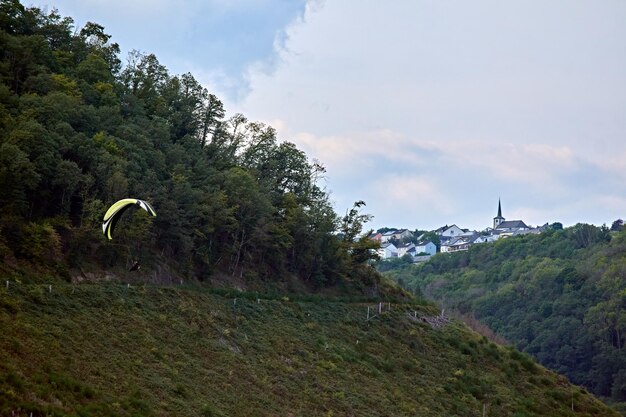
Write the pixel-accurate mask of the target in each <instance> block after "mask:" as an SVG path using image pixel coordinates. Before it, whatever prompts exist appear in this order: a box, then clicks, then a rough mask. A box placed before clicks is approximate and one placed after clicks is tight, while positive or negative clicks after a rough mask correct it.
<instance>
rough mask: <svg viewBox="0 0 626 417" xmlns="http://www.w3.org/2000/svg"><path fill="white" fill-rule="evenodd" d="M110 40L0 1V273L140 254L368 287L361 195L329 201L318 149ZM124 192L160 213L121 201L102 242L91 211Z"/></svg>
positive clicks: (278, 277) (244, 276) (156, 260)
mask: <svg viewBox="0 0 626 417" xmlns="http://www.w3.org/2000/svg"><path fill="white" fill-rule="evenodd" d="M110 39H111V36H110V35H108V34H107V33H106V32H105V30H104V28H103V27H102V26H101V25H99V24H97V23H87V24H86V25H85V26H84V27H82V28H79V29H78V28H75V27H74V22H73V20H72V19H71V18H70V17H63V16H61V15H59V13H58V12H57V11H55V10H53V11H51V12H47V11H45V12H44V11H42V10H40V9H38V8H26V7H24V6H23V5H22V4H20V2H19V1H17V0H2V1H0V261H1V262H0V272H4V273H5V274H11V273H17V272H16V271H18V272H20V273H23V271H25V270H31V271H35V272H37V273H38V275H42V273H48V272H50V273H53V274H56V275H60V276H64V277H66V279H70V272H71V271H72V270H76V269H81V270H82V269H87V267H86V265H87V266H88V267H89V268H92V269H93V268H100V269H101V270H104V269H114V268H119V269H120V270H122V271H123V270H125V269H124V268H126V267H127V263H128V262H130V261H131V260H133V259H141V261H142V266H144V270H146V269H148V270H150V271H153V272H154V274H153V276H154V277H156V278H155V279H159V274H161V275H163V276H164V277H165V278H162V279H166V278H167V279H172V276H173V275H176V276H177V277H178V276H181V277H185V278H189V277H191V278H197V279H200V280H206V279H209V277H211V276H214V275H217V274H221V275H222V276H224V277H226V279H233V280H235V279H236V280H238V282H239V283H240V285H243V286H245V285H246V283H250V282H256V283H259V282H265V283H267V282H270V283H274V284H276V285H277V286H278V287H279V288H287V287H288V285H286V284H285V283H291V284H289V285H292V286H294V285H295V286H297V285H300V286H301V287H304V288H311V289H320V288H328V287H341V286H344V287H345V286H349V287H350V288H354V287H356V288H357V289H360V290H361V291H369V292H370V293H371V291H372V290H373V291H374V292H375V290H376V284H377V282H378V279H379V276H378V275H377V273H376V272H375V271H374V270H373V269H372V268H370V267H368V266H367V264H366V261H367V260H368V258H369V256H370V255H369V253H370V252H369V251H368V249H369V248H370V247H371V245H372V242H370V241H368V240H367V239H362V238H360V236H361V231H362V227H363V224H364V223H365V222H367V221H368V220H369V218H370V216H369V215H367V214H364V213H362V212H361V210H362V208H363V207H362V206H363V205H364V203H362V202H357V203H355V205H354V207H351V208H350V207H348V208H347V210H346V212H345V215H337V214H336V213H335V211H334V209H333V207H332V204H331V201H330V200H329V194H328V192H327V191H326V190H325V187H324V186H323V177H324V172H325V170H324V167H323V165H322V164H321V163H319V162H317V161H310V160H309V158H308V157H307V155H306V154H305V153H304V152H302V151H301V150H299V149H298V148H297V147H296V146H295V145H294V144H293V143H290V142H289V141H283V140H279V139H278V138H277V134H276V131H275V130H274V129H273V128H272V127H271V126H267V125H265V124H262V123H257V122H252V121H249V120H247V119H246V117H245V116H244V115H241V114H234V115H232V116H230V117H227V115H226V110H225V109H224V106H223V104H222V102H221V101H220V99H219V98H218V97H216V96H215V95H214V94H211V93H210V92H209V91H207V89H206V88H204V87H203V86H202V85H201V84H200V83H199V82H198V81H197V80H196V79H194V77H193V76H192V75H191V74H183V75H171V74H169V72H168V70H167V68H166V67H165V66H164V65H162V64H161V63H159V61H158V59H157V57H156V56H154V55H153V54H144V53H139V52H132V53H130V54H129V56H128V60H127V62H126V63H125V64H124V65H123V64H122V60H121V59H120V56H119V55H120V48H119V46H118V45H117V44H115V43H112V42H111V41H110ZM126 197H132V198H139V199H143V200H146V201H149V202H150V203H151V204H152V206H154V208H155V210H156V212H157V216H156V217H155V218H153V219H152V218H150V217H149V216H147V215H146V213H144V212H143V211H142V210H130V211H129V214H127V215H125V216H124V218H123V219H122V221H121V222H120V224H119V225H118V226H117V228H116V231H115V238H114V239H113V240H112V241H111V242H107V240H106V239H105V238H104V237H103V235H102V232H101V230H100V229H101V223H102V217H103V215H104V213H105V211H106V209H107V207H109V206H110V205H111V204H112V203H114V202H115V201H117V200H119V199H122V198H126ZM131 211H132V214H131V213H130V212H131ZM164 271H165V272H164ZM172 271H173V272H172ZM31 275H37V274H31ZM22 279H24V277H22ZM294 282H295V283H296V284H293V283H294Z"/></svg>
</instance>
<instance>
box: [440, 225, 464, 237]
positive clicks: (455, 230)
mask: <svg viewBox="0 0 626 417" xmlns="http://www.w3.org/2000/svg"><path fill="white" fill-rule="evenodd" d="M463 233H464V232H463V229H461V228H460V227H459V226H457V225H456V224H453V225H452V226H448V227H442V228H440V229H437V234H438V235H439V236H443V237H456V236H460V235H462V234H463Z"/></svg>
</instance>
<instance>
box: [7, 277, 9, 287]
mask: <svg viewBox="0 0 626 417" xmlns="http://www.w3.org/2000/svg"><path fill="white" fill-rule="evenodd" d="M8 289H9V280H8V279H7V290H8Z"/></svg>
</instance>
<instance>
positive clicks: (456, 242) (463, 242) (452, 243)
mask: <svg viewBox="0 0 626 417" xmlns="http://www.w3.org/2000/svg"><path fill="white" fill-rule="evenodd" d="M472 243H473V239H472V238H467V237H457V238H452V239H450V240H449V241H447V242H445V243H441V252H442V253H449V252H458V251H462V250H468V249H469V247H470V246H471V245H472Z"/></svg>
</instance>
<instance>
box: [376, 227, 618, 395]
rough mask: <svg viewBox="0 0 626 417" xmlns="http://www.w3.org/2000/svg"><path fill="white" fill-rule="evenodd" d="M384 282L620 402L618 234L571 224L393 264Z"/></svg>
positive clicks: (574, 380) (601, 228) (598, 228)
mask: <svg viewBox="0 0 626 417" xmlns="http://www.w3.org/2000/svg"><path fill="white" fill-rule="evenodd" d="M396 266H397V267H396V268H395V269H394V270H391V271H389V272H387V274H388V276H390V277H393V278H394V279H395V280H396V281H398V282H400V283H402V285H403V286H405V287H406V288H409V289H411V290H412V291H413V292H417V293H423V294H425V295H427V296H428V297H430V298H432V299H434V300H437V302H438V303H441V304H443V305H444V306H446V307H447V308H448V309H454V310H456V311H458V312H460V313H461V314H463V315H465V316H467V317H468V318H470V319H471V320H479V321H481V322H482V323H484V324H486V325H488V326H489V328H491V329H492V330H493V331H494V332H496V334H497V335H499V336H501V337H503V338H505V339H506V340H508V341H509V342H511V343H513V344H514V345H515V346H517V347H518V348H519V349H521V350H523V351H525V352H528V353H530V354H531V355H533V356H534V357H535V358H537V359H538V360H539V361H540V362H541V363H542V364H544V365H545V366H547V367H549V368H551V369H554V370H556V371H557V372H559V373H562V374H564V375H567V376H568V377H569V378H570V379H571V380H572V381H573V382H575V383H577V384H581V385H584V386H586V387H587V388H588V389H590V390H591V391H593V392H595V393H596V394H598V395H601V396H603V397H605V398H607V399H608V400H609V401H616V402H624V401H626V350H625V347H626V337H625V336H626V270H625V266H626V231H620V232H609V230H608V229H607V228H606V227H596V226H592V225H586V224H578V225H576V226H572V227H569V228H566V229H564V230H549V231H546V232H544V233H542V234H540V235H528V236H519V237H512V238H508V239H501V240H499V241H497V242H495V243H491V244H481V245H475V246H473V247H472V248H470V250H469V251H466V252H461V253H455V254H440V255H437V256H435V257H433V258H432V259H431V260H430V261H429V262H427V263H425V264H423V265H420V266H413V265H406V264H405V265H401V264H398V265H396Z"/></svg>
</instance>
